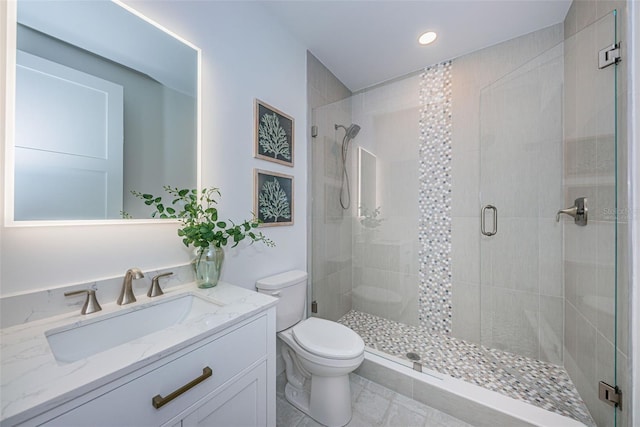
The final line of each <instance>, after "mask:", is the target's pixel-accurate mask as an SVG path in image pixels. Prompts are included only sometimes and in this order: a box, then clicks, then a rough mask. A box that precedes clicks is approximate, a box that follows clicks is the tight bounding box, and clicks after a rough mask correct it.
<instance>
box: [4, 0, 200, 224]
mask: <svg viewBox="0 0 640 427" xmlns="http://www.w3.org/2000/svg"><path fill="white" fill-rule="evenodd" d="M16 28H17V29H16V49H17V51H16V63H15V67H16V68H15V79H16V82H15V111H14V114H15V131H14V135H15V141H14V143H13V144H12V145H11V147H12V148H13V150H7V152H8V154H9V155H7V156H6V158H7V161H8V162H10V163H9V164H7V165H6V166H7V167H8V168H9V170H12V171H13V174H12V176H11V175H9V179H8V180H7V184H6V185H11V183H13V191H10V192H9V194H12V195H13V200H8V204H10V205H11V206H12V208H13V219H14V221H41V220H106V219H120V218H123V215H124V216H125V217H132V218H149V212H150V211H149V210H148V207H146V206H145V205H144V203H142V202H141V201H140V200H139V199H137V198H136V197H135V196H133V195H132V194H131V190H135V191H139V192H143V193H151V194H159V193H161V192H162V186H163V185H171V186H177V187H180V188H195V187H196V186H197V172H198V170H197V169H198V168H197V159H196V157H197V134H198V132H197V126H198V123H197V115H198V112H197V110H198V107H197V96H198V71H199V70H198V63H199V58H198V56H199V50H198V49H197V48H195V47H194V46H192V45H190V44H189V43H188V42H185V41H183V40H181V39H179V38H177V37H176V36H174V35H173V34H171V33H169V32H167V31H166V30H164V29H162V28H161V27H159V26H158V25H156V24H154V23H152V22H151V21H149V20H147V19H145V18H143V17H142V16H141V15H140V14H138V13H136V12H134V11H133V10H131V9H130V8H128V7H127V6H124V5H122V4H120V3H118V2H112V1H106V0H96V1H59V0H48V1H41V0H35V1H33V0H20V1H18V3H17V26H16ZM7 144H11V142H7ZM11 178H12V179H11ZM8 211H9V212H10V209H9V210H8ZM123 213H124V214H123Z"/></svg>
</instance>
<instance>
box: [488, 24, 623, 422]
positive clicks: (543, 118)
mask: <svg viewBox="0 0 640 427" xmlns="http://www.w3.org/2000/svg"><path fill="white" fill-rule="evenodd" d="M616 42H617V41H616V15H615V13H612V14H609V15H607V16H605V17H603V18H602V19H600V20H598V21H596V22H594V23H593V24H592V25H590V26H588V27H586V28H585V29H583V30H581V31H579V32H578V33H576V34H575V35H573V36H571V37H569V38H567V39H565V41H564V43H563V44H561V45H558V46H556V47H554V48H553V49H550V50H549V51H547V52H545V53H544V54H543V55H541V56H539V57H537V58H535V59H534V60H533V61H531V62H529V63H527V64H524V65H523V66H521V67H520V68H518V69H517V70H515V71H514V72H512V73H510V74H508V75H507V76H505V77H503V78H501V79H500V80H498V81H496V82H494V83H493V84H491V85H490V86H488V87H486V88H485V89H484V90H483V92H482V95H481V125H480V126H481V129H480V131H481V136H480V137H481V141H480V145H481V147H480V153H481V154H480V158H481V163H480V165H481V167H480V183H481V184H480V185H481V194H480V207H479V212H480V214H481V218H480V220H481V221H480V222H481V224H480V227H479V228H480V230H479V235H480V240H481V242H480V257H481V259H480V264H481V284H482V287H481V303H480V304H481V341H482V344H483V345H486V346H488V347H491V348H496V349H498V350H504V351H506V352H508V353H510V354H515V355H519V356H524V357H526V358H528V359H518V360H515V359H514V361H513V363H523V364H525V365H526V364H527V363H534V362H533V361H537V362H535V363H538V362H539V363H549V364H551V365H557V366H561V367H564V369H566V372H567V373H568V376H569V377H570V379H571V381H572V382H573V384H574V385H575V388H576V389H577V391H578V392H579V395H580V397H581V398H582V400H584V402H585V404H586V407H587V408H588V411H589V413H590V414H591V416H592V417H593V420H594V421H595V423H596V424H597V425H598V426H610V425H615V424H616V415H617V414H618V411H616V410H615V409H614V408H612V407H611V406H610V405H608V404H607V403H605V402H602V401H600V400H599V399H598V388H599V381H604V382H606V383H608V384H611V385H612V386H616V385H617V381H618V380H619V376H617V374H616V371H617V370H618V371H619V370H620V367H618V366H617V353H619V352H621V351H622V350H624V349H625V347H624V346H621V345H620V343H619V340H620V337H621V336H622V337H623V339H626V338H624V337H626V333H622V334H620V333H619V331H618V330H617V327H616V324H617V322H616V316H617V311H618V307H617V306H618V304H617V300H618V291H617V289H618V287H617V276H618V272H617V265H618V262H619V261H618V256H617V248H618V245H619V242H618V238H617V236H618V226H619V223H618V215H617V213H618V205H617V194H618V191H619V189H618V188H617V178H618V177H617V174H618V171H617V159H618V156H619V153H618V150H617V133H616V129H617V124H616V102H617V100H616V90H617V88H616V66H617V65H615V64H612V65H611V66H608V67H606V68H602V69H601V68H599V64H598V56H599V55H598V53H599V51H600V50H601V49H603V48H605V47H608V46H611V45H615V43H616ZM580 198H584V199H585V200H586V209H587V213H586V216H587V220H586V224H585V223H584V221H581V220H579V218H578V216H580V215H577V216H576V218H574V215H573V214H575V213H578V214H580V213H581V205H580V200H579V199H580ZM574 206H576V209H572V208H573V207H574ZM560 210H565V212H563V213H562V212H561V213H559V211H560ZM576 211H577V212H576ZM621 349H622V350H621ZM516 359H517V357H516ZM523 360H524V361H523ZM566 405H567V408H565V409H566V410H568V411H573V410H574V409H575V408H572V407H571V403H567V404H566ZM587 421H588V420H587Z"/></svg>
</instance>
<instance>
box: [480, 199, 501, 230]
mask: <svg viewBox="0 0 640 427" xmlns="http://www.w3.org/2000/svg"><path fill="white" fill-rule="evenodd" d="M487 210H493V231H487V230H486V229H485V224H484V223H485V216H486V215H485V214H486V211H487ZM480 232H481V233H482V234H484V235H485V236H489V237H491V236H494V235H495V234H496V233H497V232H498V208H496V207H495V206H493V205H486V206H483V207H482V212H481V213H480Z"/></svg>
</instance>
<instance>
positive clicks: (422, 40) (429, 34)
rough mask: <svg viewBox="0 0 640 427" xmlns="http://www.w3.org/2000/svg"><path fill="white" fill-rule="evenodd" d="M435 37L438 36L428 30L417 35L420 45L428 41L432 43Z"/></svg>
mask: <svg viewBox="0 0 640 427" xmlns="http://www.w3.org/2000/svg"><path fill="white" fill-rule="evenodd" d="M436 37H438V35H437V34H436V33H434V32H433V31H428V32H426V33H424V34H422V35H421V36H420V37H418V43H420V44H421V45H427V44H429V43H433V42H434V41H435V39H436Z"/></svg>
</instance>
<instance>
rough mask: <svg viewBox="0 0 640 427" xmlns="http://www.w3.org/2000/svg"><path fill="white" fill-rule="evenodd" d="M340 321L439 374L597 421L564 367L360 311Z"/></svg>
mask: <svg viewBox="0 0 640 427" xmlns="http://www.w3.org/2000/svg"><path fill="white" fill-rule="evenodd" d="M339 322H340V323H342V324H343V325H345V326H347V327H349V328H351V329H353V330H354V331H355V332H356V333H358V334H359V335H360V336H361V337H362V339H363V340H364V342H365V345H366V346H367V347H370V348H373V349H376V350H380V351H383V352H385V353H387V354H390V355H392V356H396V357H400V358H403V359H407V357H406V354H407V353H409V352H413V353H417V354H418V355H419V356H420V362H421V363H422V365H423V366H425V367H427V368H429V369H432V370H434V371H436V372H440V373H443V374H447V375H449V376H452V377H454V378H458V379H461V380H464V381H467V382H470V383H472V384H476V385H479V386H481V387H484V388H486V389H488V390H492V391H495V392H498V393H500V394H503V395H505V396H509V397H511V398H513V399H518V400H522V401H525V402H527V403H530V404H532V405H535V406H538V407H540V408H543V409H546V410H547V411H551V412H555V413H557V414H560V415H564V416H566V417H571V418H573V419H575V420H578V421H580V422H582V423H583V424H585V425H587V426H589V427H595V425H596V424H595V422H594V421H593V419H592V418H591V415H590V414H589V411H588V410H587V407H586V406H585V404H584V402H583V401H582V399H581V398H580V395H579V394H578V391H577V390H576V388H575V386H574V385H573V383H572V382H571V379H570V378H569V375H568V374H567V372H566V371H565V370H564V369H563V368H562V367H561V366H556V365H553V364H551V363H547V362H541V361H539V360H535V359H530V358H527V357H523V356H519V355H517V354H513V353H508V352H506V351H501V350H496V349H491V348H488V347H485V346H482V345H478V344H473V343H470V342H466V341H464V340H460V339H457V338H454V337H451V336H449V335H442V334H433V333H431V331H430V328H426V327H419V326H408V325H405V324H402V323H399V322H394V321H392V320H387V319H384V318H382V317H377V316H374V315H371V314H367V313H362V312H359V311H355V310H352V311H350V312H349V313H347V314H346V315H344V316H343V317H342V318H341V319H340V320H339ZM407 360H408V359H407Z"/></svg>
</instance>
